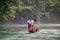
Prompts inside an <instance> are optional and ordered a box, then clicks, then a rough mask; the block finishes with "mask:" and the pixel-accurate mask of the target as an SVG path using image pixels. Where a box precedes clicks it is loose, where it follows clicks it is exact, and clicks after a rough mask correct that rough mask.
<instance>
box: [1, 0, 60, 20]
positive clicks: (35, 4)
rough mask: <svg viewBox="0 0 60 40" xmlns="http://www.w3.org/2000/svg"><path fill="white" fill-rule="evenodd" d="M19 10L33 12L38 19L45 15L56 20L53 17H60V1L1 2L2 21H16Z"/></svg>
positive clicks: (21, 0)
mask: <svg viewBox="0 0 60 40" xmlns="http://www.w3.org/2000/svg"><path fill="white" fill-rule="evenodd" d="M18 9H19V10H25V9H28V10H32V12H33V13H35V14H37V15H36V16H38V17H39V16H41V14H43V15H45V16H47V17H48V18H50V17H52V18H54V17H53V16H58V15H60V14H59V13H60V0H0V19H1V20H3V21H8V20H11V19H14V18H15V15H16V14H17V13H16V11H17V10H18ZM55 9H56V10H55ZM53 11H54V12H53ZM55 11H56V13H58V15H56V14H55ZM54 14H55V15H54ZM51 15H52V16H51Z"/></svg>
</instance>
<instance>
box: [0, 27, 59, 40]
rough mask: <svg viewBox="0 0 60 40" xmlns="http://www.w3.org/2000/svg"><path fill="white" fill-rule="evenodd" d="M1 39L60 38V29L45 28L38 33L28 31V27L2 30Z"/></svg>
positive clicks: (38, 39)
mask: <svg viewBox="0 0 60 40" xmlns="http://www.w3.org/2000/svg"><path fill="white" fill-rule="evenodd" d="M11 30H12V29H11ZM0 40H60V29H46V28H45V29H40V30H39V32H36V33H28V32H27V29H26V28H25V29H22V30H20V31H19V30H18V31H16V30H15V31H10V30H8V31H6V30H1V31H0Z"/></svg>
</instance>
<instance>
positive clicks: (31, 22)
mask: <svg viewBox="0 0 60 40" xmlns="http://www.w3.org/2000/svg"><path fill="white" fill-rule="evenodd" d="M27 24H28V32H29V33H34V32H37V31H38V28H35V27H34V20H32V19H29V20H28V21H27Z"/></svg>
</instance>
